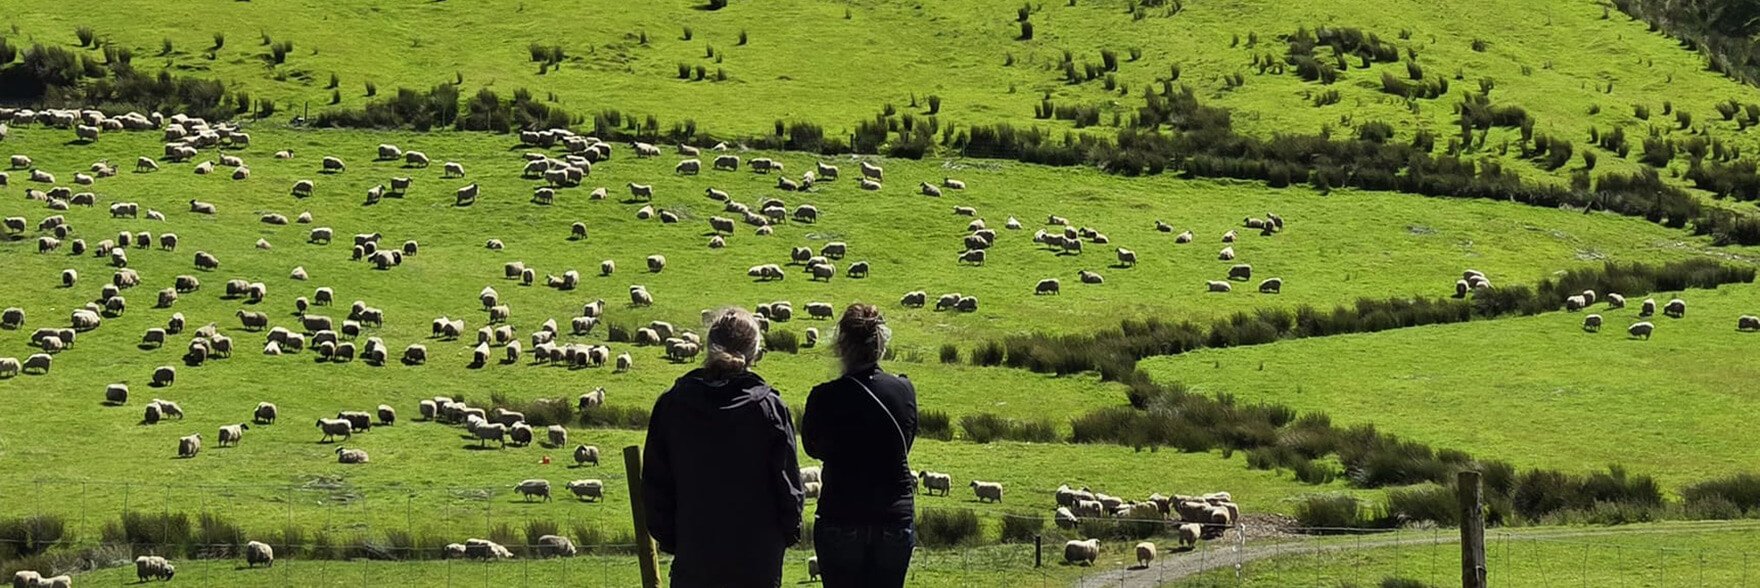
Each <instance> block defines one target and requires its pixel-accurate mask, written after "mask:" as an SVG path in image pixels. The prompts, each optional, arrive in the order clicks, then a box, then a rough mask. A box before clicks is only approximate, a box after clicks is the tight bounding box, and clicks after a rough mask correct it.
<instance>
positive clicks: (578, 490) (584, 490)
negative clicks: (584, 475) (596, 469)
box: [567, 460, 605, 502]
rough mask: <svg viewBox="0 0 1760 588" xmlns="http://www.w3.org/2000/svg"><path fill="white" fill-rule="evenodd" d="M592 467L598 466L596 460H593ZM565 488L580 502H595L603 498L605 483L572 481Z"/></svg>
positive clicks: (598, 481)
mask: <svg viewBox="0 0 1760 588" xmlns="http://www.w3.org/2000/svg"><path fill="white" fill-rule="evenodd" d="M593 465H598V460H594V462H593ZM567 488H568V491H569V492H573V493H574V496H575V498H577V499H580V500H586V501H591V502H596V501H598V500H600V499H603V498H604V497H605V482H603V481H600V480H574V481H572V482H569V483H568V486H567Z"/></svg>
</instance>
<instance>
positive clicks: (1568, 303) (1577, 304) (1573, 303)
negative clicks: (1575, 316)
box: [1564, 296, 1589, 312]
mask: <svg viewBox="0 0 1760 588" xmlns="http://www.w3.org/2000/svg"><path fill="white" fill-rule="evenodd" d="M1588 305H1589V302H1588V301H1587V300H1585V299H1584V298H1583V297H1582V296H1570V297H1566V298H1565V299H1564V309H1565V310H1568V311H1571V312H1576V311H1579V310H1582V309H1583V307H1586V306H1588Z"/></svg>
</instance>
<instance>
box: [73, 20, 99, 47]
mask: <svg viewBox="0 0 1760 588" xmlns="http://www.w3.org/2000/svg"><path fill="white" fill-rule="evenodd" d="M73 35H74V36H75V37H79V46H81V47H96V46H97V41H98V34H97V33H95V32H92V27H88V26H83V25H82V26H79V27H75V28H74V29H73Z"/></svg>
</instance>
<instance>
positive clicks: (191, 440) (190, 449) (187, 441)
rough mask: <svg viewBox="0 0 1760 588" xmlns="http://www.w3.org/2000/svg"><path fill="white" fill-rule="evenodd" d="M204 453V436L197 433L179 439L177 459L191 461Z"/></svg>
mask: <svg viewBox="0 0 1760 588" xmlns="http://www.w3.org/2000/svg"><path fill="white" fill-rule="evenodd" d="M201 452H202V434H201V433H196V434H193V435H187V436H184V437H179V438H178V439H177V457H180V458H183V459H190V458H193V457H195V456H196V454H198V453H201Z"/></svg>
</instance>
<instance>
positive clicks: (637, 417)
mask: <svg viewBox="0 0 1760 588" xmlns="http://www.w3.org/2000/svg"><path fill="white" fill-rule="evenodd" d="M579 422H580V424H581V426H583V427H603V428H612V429H629V430H634V431H639V430H643V429H646V428H648V409H646V408H642V407H639V406H623V405H607V406H601V407H599V408H595V409H593V410H591V411H587V412H582V413H581V416H580V421H579ZM600 459H601V460H603V459H607V458H606V457H605V456H603V455H601V456H600ZM612 459H614V458H612Z"/></svg>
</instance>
